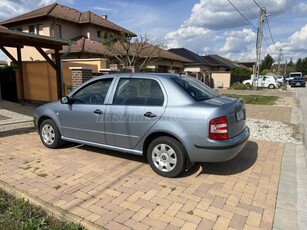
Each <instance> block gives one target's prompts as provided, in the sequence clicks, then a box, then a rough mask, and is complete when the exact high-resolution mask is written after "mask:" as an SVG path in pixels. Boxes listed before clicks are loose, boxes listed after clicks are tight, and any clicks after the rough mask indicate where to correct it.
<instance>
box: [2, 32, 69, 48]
mask: <svg viewBox="0 0 307 230" xmlns="http://www.w3.org/2000/svg"><path fill="white" fill-rule="evenodd" d="M68 43H69V42H68V41H66V40H62V39H57V38H50V37H47V36H42V35H36V34H29V33H23V32H20V31H15V30H9V29H7V28H5V27H3V26H2V27H1V28H0V46H8V47H23V46H24V45H26V46H38V47H41V48H49V49H62V46H63V45H67V44H68Z"/></svg>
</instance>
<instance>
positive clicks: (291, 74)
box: [286, 72, 303, 85]
mask: <svg viewBox="0 0 307 230" xmlns="http://www.w3.org/2000/svg"><path fill="white" fill-rule="evenodd" d="M295 77H303V75H302V72H291V73H289V75H287V76H286V81H287V82H288V83H289V85H291V81H292V80H293V78H295Z"/></svg>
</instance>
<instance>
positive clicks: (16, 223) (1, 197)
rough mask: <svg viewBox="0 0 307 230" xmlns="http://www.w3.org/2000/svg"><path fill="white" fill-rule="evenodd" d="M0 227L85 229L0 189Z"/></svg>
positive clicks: (62, 229)
mask: <svg viewBox="0 0 307 230" xmlns="http://www.w3.org/2000/svg"><path fill="white" fill-rule="evenodd" d="M0 229H5V230H13V229H14V230H15V229H18V230H32V229H33V230H34V229H35V230H36V229H40V230H44V229H48V230H49V229H54V230H85V228H84V227H83V226H81V225H79V224H74V223H67V222H63V221H60V220H58V219H56V218H54V217H51V216H48V215H47V213H46V212H45V211H44V210H43V209H41V208H39V207H37V206H34V205H31V204H29V202H26V201H25V200H23V199H17V198H15V197H14V196H11V195H9V194H7V193H6V192H4V191H3V190H2V189H0Z"/></svg>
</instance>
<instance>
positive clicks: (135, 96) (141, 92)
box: [113, 78, 164, 106]
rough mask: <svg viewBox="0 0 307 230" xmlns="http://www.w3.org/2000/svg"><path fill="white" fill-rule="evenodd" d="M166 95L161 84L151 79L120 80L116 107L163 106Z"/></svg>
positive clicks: (116, 94) (115, 98)
mask: <svg viewBox="0 0 307 230" xmlns="http://www.w3.org/2000/svg"><path fill="white" fill-rule="evenodd" d="M163 102H164V95H163V92H162V89H161V87H160V85H159V83H158V82H157V81H155V80H151V79H136V78H134V79H125V78H123V79H120V81H119V83H118V86H117V89H116V92H115V95H114V99H113V104H114V105H147V106H162V105H163Z"/></svg>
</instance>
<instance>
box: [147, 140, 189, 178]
mask: <svg viewBox="0 0 307 230" xmlns="http://www.w3.org/2000/svg"><path fill="white" fill-rule="evenodd" d="M185 159H186V150H185V148H184V147H183V145H182V144H181V143H180V142H179V141H177V140H176V139H174V138H171V137H167V136H162V137H158V138H156V139H154V140H153V141H152V142H151V143H150V145H149V147H148V150H147V160H148V162H149V164H150V167H151V168H152V169H153V171H155V172H156V173H157V174H158V175H160V176H163V177H170V178H172V177H176V176H178V175H179V174H180V173H181V172H182V171H183V170H184V169H185Z"/></svg>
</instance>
